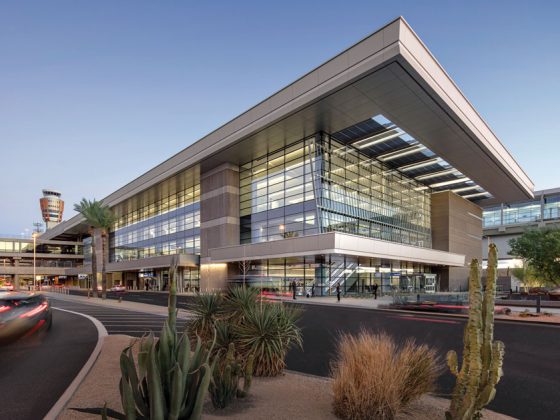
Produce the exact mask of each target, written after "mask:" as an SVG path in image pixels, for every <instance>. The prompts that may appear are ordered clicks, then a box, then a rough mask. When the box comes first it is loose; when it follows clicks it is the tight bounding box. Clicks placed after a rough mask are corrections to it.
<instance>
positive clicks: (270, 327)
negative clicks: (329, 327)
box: [234, 302, 303, 376]
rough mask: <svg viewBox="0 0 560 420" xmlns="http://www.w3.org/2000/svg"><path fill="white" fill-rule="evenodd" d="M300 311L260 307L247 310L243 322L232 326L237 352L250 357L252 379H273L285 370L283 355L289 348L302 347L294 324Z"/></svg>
mask: <svg viewBox="0 0 560 420" xmlns="http://www.w3.org/2000/svg"><path fill="white" fill-rule="evenodd" d="M300 316H301V311H300V310H297V309H295V308H293V307H290V306H284V305H281V304H276V303H268V302H267V303H263V305H262V306H260V305H258V306H254V307H252V308H250V309H248V310H247V311H246V313H245V315H244V319H243V322H242V323H240V324H239V325H236V326H234V333H235V341H236V343H237V344H238V346H239V351H240V352H241V353H242V354H244V355H246V356H248V355H253V358H254V361H253V364H254V375H255V376H276V375H278V374H280V373H281V372H282V370H283V369H284V367H285V366H286V362H285V359H286V355H287V353H288V350H289V349H290V347H292V346H293V345H296V346H299V347H300V348H301V347H302V346H303V339H302V335H301V329H300V328H299V327H298V326H297V324H296V322H297V320H298V319H299V318H300Z"/></svg>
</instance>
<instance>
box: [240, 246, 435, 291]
mask: <svg viewBox="0 0 560 420" xmlns="http://www.w3.org/2000/svg"><path fill="white" fill-rule="evenodd" d="M427 271H429V269H427V268H426V267H425V266H423V265H422V264H416V263H414V264H413V263H407V262H401V261H382V260H378V259H374V258H364V257H354V256H348V255H337V254H330V255H325V256H322V255H321V256H306V257H292V258H275V259H268V260H257V261H251V262H250V263H249V269H248V270H247V274H246V281H247V283H248V284H249V285H251V286H253V287H256V288H259V289H262V290H263V291H265V292H271V293H282V294H290V293H291V289H290V285H291V284H293V283H294V282H295V284H296V288H297V294H298V295H304V296H305V295H308V294H309V295H310V296H311V295H313V296H327V295H334V294H336V286H337V285H340V288H341V292H342V293H343V294H363V293H372V292H373V285H374V284H377V285H378V286H379V292H381V293H390V292H393V291H404V292H415V291H435V289H434V290H429V287H431V286H434V285H428V284H427V283H426V278H425V273H426V272H427ZM238 281H241V279H238Z"/></svg>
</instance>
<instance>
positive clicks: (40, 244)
mask: <svg viewBox="0 0 560 420" xmlns="http://www.w3.org/2000/svg"><path fill="white" fill-rule="evenodd" d="M36 245H37V249H36V252H37V253H38V254H64V255H82V254H83V247H82V245H81V244H78V243H75V244H68V243H60V242H57V241H48V242H46V241H41V240H37V243H36ZM0 252H14V253H33V241H32V240H29V239H0Z"/></svg>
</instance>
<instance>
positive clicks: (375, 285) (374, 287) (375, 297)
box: [373, 283, 379, 299]
mask: <svg viewBox="0 0 560 420" xmlns="http://www.w3.org/2000/svg"><path fill="white" fill-rule="evenodd" d="M378 287H379V286H378V285H377V283H373V298H374V299H377V288H378Z"/></svg>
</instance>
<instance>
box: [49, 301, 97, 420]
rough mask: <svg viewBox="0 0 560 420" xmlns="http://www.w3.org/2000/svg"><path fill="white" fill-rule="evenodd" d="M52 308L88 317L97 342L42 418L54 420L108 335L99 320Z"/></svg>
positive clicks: (83, 376) (86, 372)
mask: <svg viewBox="0 0 560 420" xmlns="http://www.w3.org/2000/svg"><path fill="white" fill-rule="evenodd" d="M53 309H56V310H57V311H63V312H69V313H71V314H75V315H80V316H83V317H85V318H87V319H89V320H90V321H91V322H92V323H93V325H95V328H97V344H96V345H95V348H94V349H93V351H92V352H91V355H90V356H89V359H88V360H87V362H86V363H85V364H84V366H83V367H82V369H80V371H79V372H78V374H77V375H76V377H75V378H74V380H73V381H72V382H71V383H70V385H69V386H68V388H66V391H64V393H63V394H62V395H61V396H60V398H59V399H58V401H57V402H56V403H55V404H54V405H53V406H52V407H51V409H50V410H49V412H48V413H47V415H46V416H45V417H44V418H43V419H44V420H55V419H56V418H57V417H58V416H59V415H60V413H61V412H62V410H63V409H64V408H65V407H66V404H68V402H69V401H70V398H72V396H73V395H74V393H75V392H76V390H77V389H78V387H79V386H80V385H81V383H82V382H83V381H84V379H85V377H86V376H87V374H88V373H89V371H90V370H91V368H92V366H93V364H94V363H95V361H96V360H97V358H98V357H99V353H101V349H102V348H103V342H104V340H105V337H106V336H107V335H108V334H107V330H106V329H105V327H104V326H103V324H102V323H101V322H99V321H98V320H97V319H95V318H93V317H91V316H89V315H86V314H82V313H79V312H74V311H69V310H67V309H61V308H56V307H54V306H53Z"/></svg>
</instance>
